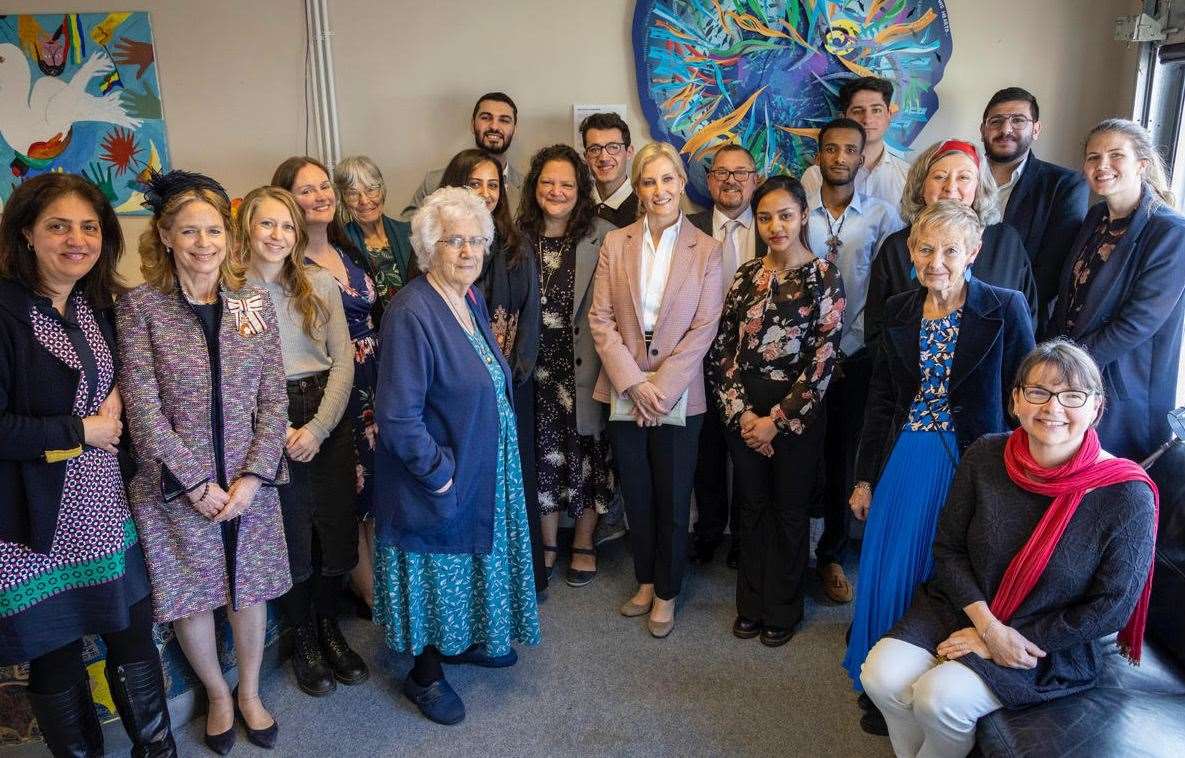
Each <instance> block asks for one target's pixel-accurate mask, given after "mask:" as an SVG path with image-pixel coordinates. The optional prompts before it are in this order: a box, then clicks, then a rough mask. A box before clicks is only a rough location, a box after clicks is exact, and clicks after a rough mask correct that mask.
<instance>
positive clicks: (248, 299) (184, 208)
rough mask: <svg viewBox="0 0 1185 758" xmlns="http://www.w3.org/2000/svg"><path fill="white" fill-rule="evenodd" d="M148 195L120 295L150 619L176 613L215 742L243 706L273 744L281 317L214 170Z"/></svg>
mask: <svg viewBox="0 0 1185 758" xmlns="http://www.w3.org/2000/svg"><path fill="white" fill-rule="evenodd" d="M145 195H146V197H147V199H148V203H149V205H151V206H152V209H153V211H154V214H153V218H152V223H151V224H150V226H149V228H148V230H147V231H146V232H145V233H144V235H143V237H141V240H140V258H141V264H140V270H141V272H142V273H143V274H144V279H145V280H146V283H145V284H143V285H141V286H139V287H137V288H135V289H134V290H132V291H131V292H129V293H127V294H126V295H125V296H123V297H122V298H120V300H119V301H118V303H117V304H116V326H117V332H118V338H119V354H120V358H121V362H122V367H121V371H120V377H119V384H120V388H121V389H123V393H124V403H125V405H126V408H127V416H128V423H129V426H130V428H131V433H132V440H133V443H134V447H135V452H136V459H137V463H138V470H137V472H136V476H135V478H134V479H133V480H132V483H131V486H130V488H129V501H130V505H131V510H132V515H133V517H134V518H135V520H136V525H137V526H138V527H139V529H140V536H141V542H142V543H143V545H144V554H145V557H146V558H147V563H148V573H149V578H150V579H151V582H152V599H153V605H154V608H155V613H156V619H157V621H162V622H165V621H172V622H174V625H173V626H174V629H175V630H176V633H177V638H178V640H179V641H180V643H181V648H182V650H184V651H185V656H186V658H188V660H189V663H190V665H191V666H192V667H193V669H194V671H195V672H196V673H197V675H198V677H199V678H200V679H201V681H202V684H203V685H204V686H205V689H206V693H207V697H208V698H209V710H208V712H207V717H206V743H207V744H208V745H209V746H210V748H211V749H213V750H215V751H216V752H218V753H221V754H225V753H226V752H227V751H229V750H230V748H231V747H232V746H233V744H234V739H235V730H234V717H235V716H234V714H235V710H236V708H235V706H236V705H237V706H238V709H239V710H240V711H241V713H242V718H243V720H244V721H245V722H246V726H247V735H248V737H249V738H250V739H251V741H252V742H255V743H256V744H259V745H261V746H264V747H271V746H272V744H274V742H275V737H276V723H275V720H274V719H273V718H272V717H271V715H270V714H269V713H268V711H267V710H266V709H265V708H264V707H263V704H262V703H261V702H260V699H259V666H260V661H261V659H262V656H263V637H264V624H265V621H266V618H267V601H268V600H270V599H272V598H274V597H277V596H279V595H282V594H283V593H284V592H285V591H286V590H287V589H288V588H289V587H290V586H291V585H292V577H291V574H290V573H289V569H288V553H287V549H286V547H285V542H284V529H283V525H282V521H281V516H280V502H279V497H278V495H277V492H276V489H275V487H274V485H275V484H276V483H277V480H279V479H280V478H281V473H282V469H281V463H282V461H283V451H284V440H285V434H286V428H287V424H288V415H287V409H288V398H287V393H286V390H285V384H284V367H283V364H282V359H281V354H280V335H279V329H278V327H277V324H276V314H275V311H274V310H273V308H272V303H271V300H270V299H269V298H268V296H267V294H266V293H265V292H264V291H263V290H260V289H258V288H256V287H252V286H249V285H246V284H244V282H243V273H242V270H241V267H240V266H239V265H238V264H237V263H235V262H234V257H233V255H229V253H230V252H231V251H229V250H228V247H229V246H230V240H231V239H233V235H232V234H231V233H230V232H231V228H232V222H231V218H230V203H229V201H228V199H227V196H226V192H225V191H224V190H223V189H222V187H221V186H220V185H219V184H218V183H217V182H215V181H214V180H213V179H210V178H208V177H205V176H201V175H198V174H189V173H186V172H180V171H173V172H170V173H168V174H165V175H163V176H158V177H156V178H154V179H153V180H152V182H151V183H150V187H149V189H148V191H147V192H146V193H145ZM285 473H286V472H285ZM224 605H225V606H227V616H228V617H229V618H230V623H231V627H232V628H233V630H234V641H235V653H236V656H237V658H238V667H239V686H238V688H237V690H236V692H235V693H234V695H235V697H233V698H232V693H231V692H230V689H229V687H228V686H227V683H226V680H225V679H224V678H223V676H222V670H221V667H220V666H219V664H218V654H217V646H216V642H215V637H214V617H213V613H212V612H213V610H214V609H216V608H219V607H221V606H224ZM236 700H237V702H235V701H236Z"/></svg>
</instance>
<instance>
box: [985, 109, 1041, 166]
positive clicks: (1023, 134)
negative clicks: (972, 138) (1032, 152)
mask: <svg viewBox="0 0 1185 758" xmlns="http://www.w3.org/2000/svg"><path fill="white" fill-rule="evenodd" d="M1032 119H1033V109H1032V107H1031V106H1030V105H1029V103H1028V102H1026V101H1024V100H1007V101H1005V102H1002V103H996V104H995V105H993V106H992V107H991V108H989V109H988V112H987V115H986V116H984V118H983V123H982V124H980V126H979V135H980V136H981V137H982V138H983V149H984V150H985V151H987V154H988V157H989V158H991V159H992V160H993V161H995V162H997V163H1011V162H1012V161H1015V160H1019V159H1020V158H1021V157H1022V156H1023V155H1024V154H1025V153H1027V152H1028V150H1029V148H1030V147H1032V145H1033V140H1035V139H1037V137H1039V136H1040V135H1041V122H1040V121H1033V120H1032ZM1014 120H1015V121H1016V122H1017V123H1016V124H1015V125H1014V124H1013V123H1012V122H1013V121H1014ZM989 122H998V123H996V124H992V123H989Z"/></svg>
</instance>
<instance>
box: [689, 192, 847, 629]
mask: <svg viewBox="0 0 1185 758" xmlns="http://www.w3.org/2000/svg"><path fill="white" fill-rule="evenodd" d="M752 205H753V212H754V217H755V218H756V220H757V233H758V234H760V235H761V239H762V240H764V241H765V243H766V244H767V245H768V246H769V250H768V252H767V253H766V254H765V255H764V256H763V257H761V258H755V259H754V260H752V261H749V262H748V263H745V264H743V265H742V266H741V267H740V269H739V270H738V271H737V273H736V278H735V279H734V280H733V282H732V287H731V288H730V289H729V291H728V299H727V300H726V301H725V304H724V313H723V315H722V316H721V319H720V331H719V333H718V334H717V335H716V341H715V343H714V344H713V345H712V353H711V367H712V370H713V371H714V372H715V373H716V377H715V378H716V381H715V382H714V384H715V386H716V387H718V393H719V401H720V408H721V414H722V415H723V422H724V425H725V428H726V429H727V430H728V435H727V439H728V445H729V451H730V453H731V455H732V461H733V465H734V466H735V467H736V469H737V476H736V481H737V483H738V484H739V486H740V487H741V488H742V491H741V492H740V493H739V496H740V500H741V503H742V504H741V507H740V546H741V551H740V553H741V559H740V565H739V567H738V568H739V571H738V573H737V618H736V622H735V623H734V624H733V627H732V633H733V634H735V635H736V636H737V637H740V638H741V639H751V638H753V637H756V636H758V635H760V636H761V642H762V644H764V645H767V646H769V647H777V646H779V645H783V644H785V643H786V642H787V641H788V640H789V639H790V637H792V636H793V634H794V628H795V627H796V626H797V625H798V623H799V622H800V621H801V620H802V616H803V596H804V592H803V590H804V582H803V577H804V575H805V573H806V568H807V561H808V559H809V557H810V516H809V514H808V512H807V506H808V503H809V501H810V495H811V492H812V490H813V488H814V478H815V471H816V470H817V468H818V466H817V463H818V456H819V452H820V450H821V449H822V446H823V428H824V426H825V424H824V419H823V402H822V401H823V395H824V393H825V392H826V391H827V385H828V383H829V382H830V381H831V372H832V369H833V368H834V366H835V359H836V355H837V353H838V350H839V338H840V332H841V331H842V326H843V310H844V291H843V282H842V281H841V280H840V276H839V270H838V269H837V268H836V267H835V266H834V265H832V264H831V263H828V262H827V261H826V260H823V259H821V258H818V257H816V256H815V255H814V254H813V253H811V251H810V248H809V247H807V232H806V211H807V204H806V194H805V193H804V192H803V189H802V185H801V184H799V182H798V180H796V179H793V178H790V177H786V176H776V177H773V178H771V179H769V180H768V181H766V182H765V183H764V184H763V185H761V186H760V187H759V188H758V189H757V191H756V192H755V193H754V194H753V201H752Z"/></svg>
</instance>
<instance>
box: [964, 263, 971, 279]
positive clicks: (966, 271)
mask: <svg viewBox="0 0 1185 758" xmlns="http://www.w3.org/2000/svg"><path fill="white" fill-rule="evenodd" d="M963 281H965V282H969V281H971V267H970V266H968V267H967V268H965V269H963Z"/></svg>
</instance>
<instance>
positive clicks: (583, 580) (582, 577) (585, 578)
mask: <svg viewBox="0 0 1185 758" xmlns="http://www.w3.org/2000/svg"><path fill="white" fill-rule="evenodd" d="M572 554H573V555H591V556H593V557H596V555H597V551H596V550H594V549H592V548H584V547H574V548H572ZM596 578H597V570H596V569H593V570H592V571H583V570H581V569H574V568H572V567H570V566H569V567H568V571H567V573H565V574H564V582H565V583H566V584H567V585H568V586H569V587H583V586H584V585H586V584H588V583H589V582H591V581H592V580H593V579H596Z"/></svg>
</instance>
